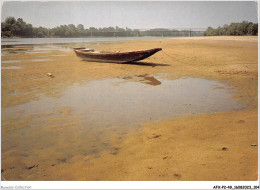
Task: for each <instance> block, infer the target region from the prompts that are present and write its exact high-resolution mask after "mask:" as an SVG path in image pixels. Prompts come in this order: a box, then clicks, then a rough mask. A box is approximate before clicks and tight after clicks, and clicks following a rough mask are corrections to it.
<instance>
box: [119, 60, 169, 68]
mask: <svg viewBox="0 0 260 190" xmlns="http://www.w3.org/2000/svg"><path fill="white" fill-rule="evenodd" d="M117 64H124V65H140V66H152V67H156V66H170V65H168V64H163V63H153V62H144V61H142V62H138V61H131V62H126V63H117Z"/></svg>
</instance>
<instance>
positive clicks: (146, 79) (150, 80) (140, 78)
mask: <svg viewBox="0 0 260 190" xmlns="http://www.w3.org/2000/svg"><path fill="white" fill-rule="evenodd" d="M123 79H125V80H128V81H133V82H141V83H144V84H149V85H153V86H157V85H160V84H161V82H160V81H159V80H157V79H156V78H154V77H153V76H149V75H148V74H144V75H137V76H126V77H124V78H123Z"/></svg>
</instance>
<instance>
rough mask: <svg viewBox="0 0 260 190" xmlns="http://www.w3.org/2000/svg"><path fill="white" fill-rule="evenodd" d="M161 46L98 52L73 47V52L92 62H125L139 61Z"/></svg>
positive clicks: (158, 49) (159, 49)
mask: <svg viewBox="0 0 260 190" xmlns="http://www.w3.org/2000/svg"><path fill="white" fill-rule="evenodd" d="M161 50H162V48H154V49H149V50H143V51H132V52H98V51H95V50H94V49H89V48H87V49H86V48H74V52H75V53H76V54H77V56H79V57H81V58H82V59H84V60H86V61H94V62H112V63H126V62H132V61H140V60H143V59H145V58H147V57H150V56H152V55H153V54H155V53H156V52H158V51H161Z"/></svg>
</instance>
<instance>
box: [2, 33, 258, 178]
mask: <svg viewBox="0 0 260 190" xmlns="http://www.w3.org/2000/svg"><path fill="white" fill-rule="evenodd" d="M84 45H86V44H66V45H60V48H61V49H60V50H56V49H55V50H51V49H48V48H47V50H46V49H45V51H42V49H44V48H45V46H42V47H41V48H42V49H41V48H40V49H35V48H34V49H33V46H18V47H17V46H14V47H11V48H9V49H2V80H1V81H2V176H3V177H4V178H5V179H6V180H95V181H97V180H114V181H117V180H156V181H157V180H158V181H165V180H169V181H174V180H187V181H194V180H196V181H197V180H198V181H206V180H210V181H215V180H217V181H222V180H223V181H225V180H228V181H236V180H257V178H258V172H257V170H258V162H257V160H258V136H257V134H258V115H257V104H258V97H257V96H258V85H257V80H258V64H257V63H258V52H257V46H258V43H257V37H201V38H182V39H158V40H138V41H127V42H121V43H115V42H113V43H103V44H88V47H90V48H95V49H98V50H104V51H105V50H110V51H132V50H137V49H138V50H141V49H150V48H155V47H160V48H162V49H163V51H162V52H158V53H157V54H155V55H154V56H152V57H150V58H148V59H146V60H144V61H142V64H141V65H138V64H111V63H109V64H108V63H107V64H105V63H95V62H92V63H88V62H85V61H82V60H81V59H80V58H78V57H76V56H75V54H74V52H72V51H70V49H69V48H68V47H78V46H84ZM17 52H19V53H17ZM17 60H19V61H20V62H17ZM36 63H37V64H36ZM3 67H7V68H8V67H13V68H12V69H10V68H9V69H6V68H5V69H3ZM17 67H18V68H17ZM47 73H52V74H53V75H54V78H52V77H49V76H48V75H47ZM161 73H163V74H165V73H167V79H169V80H174V79H179V78H182V77H189V78H202V79H207V80H216V81H218V82H220V83H223V84H225V85H227V86H231V87H233V88H235V89H236V91H235V92H234V94H233V97H232V98H233V99H234V100H236V101H237V102H238V103H242V104H243V109H241V110H239V111H234V110H233V111H232V110H228V111H225V112H218V113H210V114H209V113H203V114H192V115H190V114H187V115H182V116H175V117H172V118H161V119H159V120H157V121H151V122H149V121H147V122H145V123H139V124H138V125H133V126H132V127H130V128H128V129H126V130H125V129H124V130H122V126H120V125H118V126H110V127H107V128H105V129H104V128H100V129H99V128H98V129H96V128H95V126H93V128H95V129H92V128H89V130H88V131H85V129H83V127H82V126H83V125H84V126H86V125H88V124H87V123H84V124H82V120H81V119H80V117H81V116H80V115H79V114H77V113H75V112H74V110H73V109H71V107H68V106H64V107H61V108H57V109H56V110H55V111H54V112H53V113H51V115H48V114H46V113H45V114H38V113H35V114H27V115H26V116H24V117H21V116H22V115H23V114H24V113H22V112H19V113H15V114H14V113H13V114H14V115H12V116H5V115H4V117H3V114H4V113H3V110H5V109H7V108H10V107H14V106H18V105H21V104H24V103H27V102H30V101H37V100H39V99H40V98H41V97H43V96H44V97H50V98H59V97H61V96H63V93H64V91H65V90H66V89H67V88H68V87H70V86H72V85H73V84H78V85H82V84H85V83H87V82H91V81H96V80H102V79H110V78H120V79H124V78H127V77H128V78H129V76H131V80H140V79H138V76H139V78H140V76H144V78H145V77H146V79H145V80H148V82H149V80H150V82H151V81H152V82H151V83H155V84H157V85H160V83H159V82H158V81H156V80H154V79H153V76H157V75H159V74H161ZM132 76H137V79H136V78H134V77H132ZM142 80H143V79H142ZM125 109H127V108H125ZM47 120H48V122H47ZM105 124H106V121H104V122H103V125H105ZM89 125H90V124H89ZM91 125H92V124H91ZM73 131H77V132H73ZM93 131H94V132H93ZM97 131H98V132H97ZM97 134H98V135H97ZM41 135H42V136H41ZM24 139H29V140H25V141H24ZM86 139H88V141H87V142H88V143H90V144H85V142H86ZM92 139H93V140H92ZM97 139H98V140H97ZM78 144H80V145H81V146H82V147H78V148H76V146H77V145H78ZM99 145H100V146H99ZM95 147H96V148H95ZM86 152H87V153H86Z"/></svg>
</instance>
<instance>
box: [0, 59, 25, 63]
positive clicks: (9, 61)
mask: <svg viewBox="0 0 260 190" xmlns="http://www.w3.org/2000/svg"><path fill="white" fill-rule="evenodd" d="M20 62H22V61H21V60H8V61H2V63H20Z"/></svg>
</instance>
